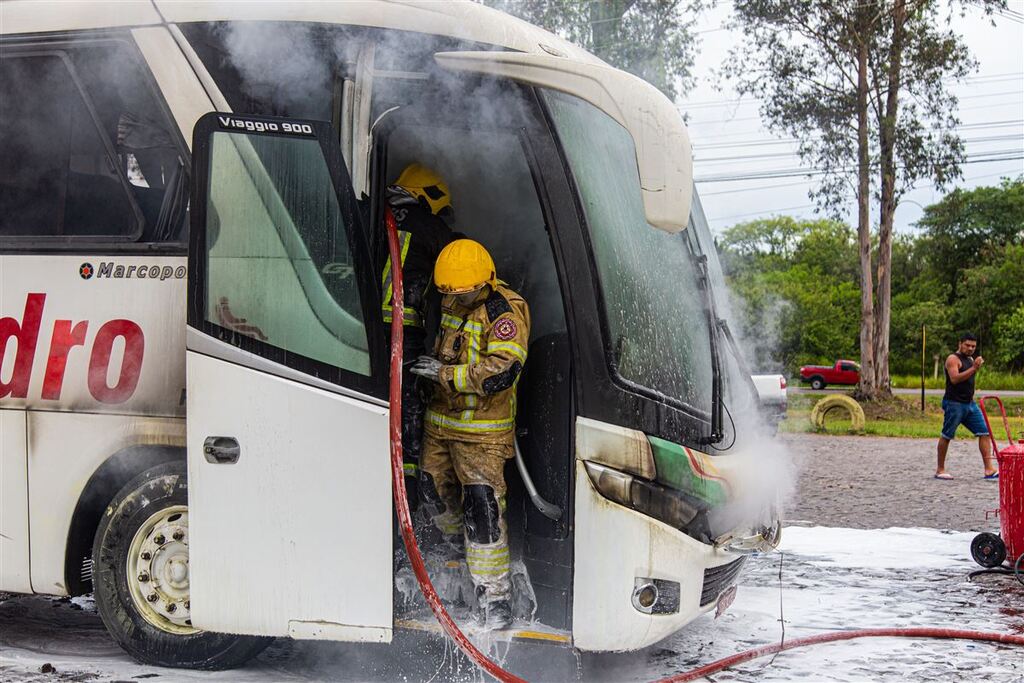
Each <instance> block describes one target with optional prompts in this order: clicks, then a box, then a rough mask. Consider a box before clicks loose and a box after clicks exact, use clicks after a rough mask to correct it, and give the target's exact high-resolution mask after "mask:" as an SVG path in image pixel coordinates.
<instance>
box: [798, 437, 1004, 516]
mask: <svg viewBox="0 0 1024 683" xmlns="http://www.w3.org/2000/svg"><path fill="white" fill-rule="evenodd" d="M779 438H780V439H781V441H782V442H783V443H784V444H785V445H786V446H787V447H788V448H789V449H790V452H791V453H792V454H793V457H794V459H795V461H796V462H797V466H798V467H799V470H800V474H799V481H798V484H797V494H796V500H795V501H792V504H791V506H790V507H789V508H788V509H787V511H786V514H785V521H786V524H801V525H814V526H828V527H848V528H852V529H885V528H888V527H931V528H934V529H955V530H958V531H988V530H996V529H998V527H999V521H998V519H996V518H994V517H992V516H991V515H990V518H989V519H988V520H987V521H986V519H985V513H986V511H991V510H995V509H996V508H997V507H999V484H998V482H996V481H986V480H984V479H982V478H981V476H982V466H981V456H980V455H979V454H978V444H977V441H976V440H974V439H970V440H968V439H957V440H955V441H953V443H952V444H950V447H949V456H948V458H947V460H946V465H947V467H946V469H947V471H949V472H950V473H951V474H952V475H953V476H954V477H956V478H955V479H954V480H953V481H940V480H936V479H933V478H932V476H933V475H934V474H935V443H936V440H937V439H935V440H933V439H895V438H885V437H867V436H820V435H817V434H780V435H779Z"/></svg>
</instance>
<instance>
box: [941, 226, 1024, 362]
mask: <svg viewBox="0 0 1024 683" xmlns="http://www.w3.org/2000/svg"><path fill="white" fill-rule="evenodd" d="M1022 303H1024V244H1015V245H1011V246H1008V247H1004V248H1000V249H997V250H993V251H992V252H991V253H989V254H988V258H984V259H981V260H980V261H979V262H978V264H977V265H975V266H974V267H972V268H968V269H966V270H964V271H963V275H962V276H961V278H960V284H959V288H958V296H957V299H956V301H954V303H953V306H952V307H951V308H952V312H953V313H954V315H955V320H956V322H957V324H958V325H959V326H960V328H961V329H963V330H970V331H971V332H974V333H975V334H976V335H978V338H979V342H980V344H979V346H982V347H984V348H986V349H992V348H995V349H996V350H998V349H999V347H1000V346H1001V345H1002V342H1003V340H1002V337H1001V335H997V334H994V331H995V324H996V321H997V320H998V319H999V318H1001V317H1002V316H1005V315H1006V314H1008V313H1011V312H1012V311H1014V309H1016V308H1017V307H1018V306H1020V305H1021V304H1022Z"/></svg>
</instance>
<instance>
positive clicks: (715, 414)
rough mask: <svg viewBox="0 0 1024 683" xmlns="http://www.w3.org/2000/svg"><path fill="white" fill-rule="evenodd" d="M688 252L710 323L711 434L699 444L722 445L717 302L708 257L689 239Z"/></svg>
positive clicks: (687, 240) (687, 242) (687, 243)
mask: <svg viewBox="0 0 1024 683" xmlns="http://www.w3.org/2000/svg"><path fill="white" fill-rule="evenodd" d="M683 239H685V240H686V246H687V251H688V252H689V253H690V258H691V259H692V260H693V263H694V265H696V266H697V286H698V287H699V288H700V291H701V294H702V295H703V297H704V314H705V315H706V316H707V321H708V341H709V345H710V347H711V434H709V435H708V436H704V437H701V438H700V439H698V442H699V443H701V444H703V445H713V444H716V443H721V442H722V440H723V439H724V438H725V428H724V425H723V424H722V412H723V407H724V399H723V397H722V359H721V356H720V355H719V353H718V334H719V329H718V323H719V320H718V314H717V313H716V312H715V300H714V297H712V295H711V278H710V276H709V275H708V257H707V256H705V255H704V254H698V253H697V252H696V251H694V247H693V243H692V242H690V240H689V239H688V238H687V237H684V238H683Z"/></svg>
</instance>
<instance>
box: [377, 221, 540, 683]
mask: <svg viewBox="0 0 1024 683" xmlns="http://www.w3.org/2000/svg"><path fill="white" fill-rule="evenodd" d="M384 215H385V221H386V223H387V229H388V253H389V254H390V256H391V291H392V297H391V490H392V491H393V493H394V497H395V510H396V511H397V513H398V527H399V528H400V529H401V530H402V541H403V542H404V543H405V551H406V552H407V553H408V554H409V562H410V563H411V564H412V570H413V573H414V574H416V581H418V582H419V584H420V590H421V591H422V592H423V597H424V598H426V600H427V604H428V605H430V609H431V610H432V611H433V612H434V616H435V617H437V621H438V623H440V624H441V628H443V629H444V632H445V633H447V634H448V637H449V638H451V639H452V640H453V641H454V642H455V644H456V645H458V646H459V649H460V650H462V651H463V652H464V653H465V654H466V656H467V657H469V658H470V659H472V660H473V661H474V662H476V663H477V665H478V666H479V667H480V668H481V669H483V670H484V671H486V672H487V673H489V674H491V675H492V676H494V677H495V678H496V679H498V680H499V681H503V682H507V683H526V681H524V680H523V679H522V678H519V677H518V676H515V675H513V674H511V673H509V672H508V671H505V670H504V669H502V668H501V667H500V666H498V665H497V664H495V663H494V662H493V661H491V660H490V659H489V658H488V657H487V655H485V654H484V653H483V652H480V650H478V649H476V647H475V646H474V645H473V643H471V642H469V638H467V637H466V635H465V634H464V633H463V632H462V631H460V630H459V627H458V626H456V625H455V622H454V621H453V620H452V617H451V615H450V614H448V610H446V609H445V608H444V605H442V604H441V598H440V597H438V595H437V591H436V590H435V589H434V584H433V583H431V581H430V576H429V575H428V574H427V568H426V566H425V565H424V564H423V556H422V555H420V548H419V545H418V544H417V543H416V534H415V533H413V530H412V516H411V515H410V514H409V501H408V500H407V499H406V493H405V471H404V468H403V467H402V320H403V318H404V316H403V315H402V314H403V312H404V310H405V301H404V292H403V289H402V256H401V252H400V251H399V248H398V227H397V226H396V225H395V217H394V216H393V215H392V213H391V209H390V208H388V209H386V210H385V213H384Z"/></svg>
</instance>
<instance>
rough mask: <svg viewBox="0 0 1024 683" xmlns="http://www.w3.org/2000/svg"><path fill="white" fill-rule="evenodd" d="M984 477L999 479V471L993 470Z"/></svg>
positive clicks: (993, 479)
mask: <svg viewBox="0 0 1024 683" xmlns="http://www.w3.org/2000/svg"><path fill="white" fill-rule="evenodd" d="M982 479H988V480H990V481H999V473H998V472H993V473H992V474H986V475H985V476H984V477H982Z"/></svg>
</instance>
